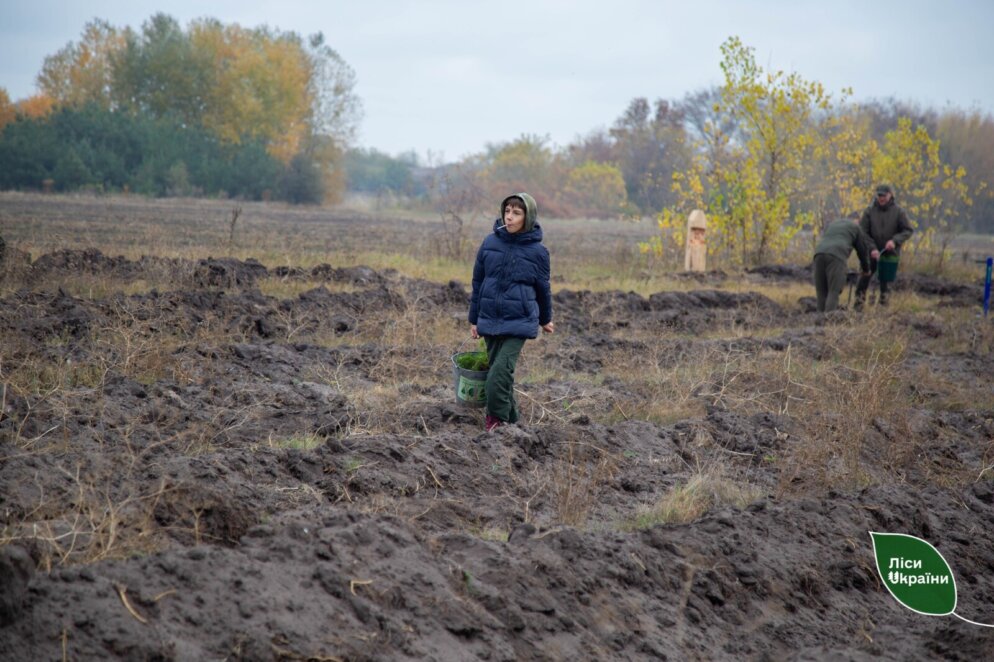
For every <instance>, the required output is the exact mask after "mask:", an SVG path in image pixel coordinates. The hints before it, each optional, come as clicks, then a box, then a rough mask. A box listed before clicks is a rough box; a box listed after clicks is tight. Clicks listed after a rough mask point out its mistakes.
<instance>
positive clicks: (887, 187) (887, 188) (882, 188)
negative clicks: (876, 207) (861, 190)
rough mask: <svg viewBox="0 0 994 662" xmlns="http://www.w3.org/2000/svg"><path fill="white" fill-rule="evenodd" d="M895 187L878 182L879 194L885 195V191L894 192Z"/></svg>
mask: <svg viewBox="0 0 994 662" xmlns="http://www.w3.org/2000/svg"><path fill="white" fill-rule="evenodd" d="M893 192H894V189H892V188H891V187H890V184H877V195H884V194H885V193H893Z"/></svg>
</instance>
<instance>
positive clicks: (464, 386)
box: [452, 352, 487, 407]
mask: <svg viewBox="0 0 994 662" xmlns="http://www.w3.org/2000/svg"><path fill="white" fill-rule="evenodd" d="M475 353H476V352H461V353H459V354H453V355H452V377H453V380H454V381H455V387H456V402H457V403H458V404H460V405H463V406H466V407H482V406H483V405H485V404H486V403H487V391H486V384H487V371H486V370H467V369H466V368H460V367H459V357H460V356H464V355H466V354H475Z"/></svg>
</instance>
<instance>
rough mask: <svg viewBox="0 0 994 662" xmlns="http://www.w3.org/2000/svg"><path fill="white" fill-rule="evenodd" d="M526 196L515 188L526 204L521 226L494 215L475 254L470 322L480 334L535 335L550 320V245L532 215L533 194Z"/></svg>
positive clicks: (528, 336)
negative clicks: (510, 227) (512, 225)
mask: <svg viewBox="0 0 994 662" xmlns="http://www.w3.org/2000/svg"><path fill="white" fill-rule="evenodd" d="M526 196H527V194H522V193H519V194H517V197H519V198H522V199H523V200H525V205H526V207H528V209H527V215H526V222H525V227H524V228H522V230H521V231H520V232H517V233H515V234H511V233H510V232H508V231H507V229H506V228H504V227H503V225H504V222H503V220H502V219H497V221H496V222H495V223H494V231H493V233H492V234H489V235H487V238H486V239H484V240H483V244H482V245H481V246H480V250H479V252H477V254H476V265H475V266H474V267H473V295H472V297H471V299H470V304H469V323H470V324H475V325H476V328H477V331H478V332H479V333H480V335H483V336H514V337H516V338H535V337H536V336H538V328H539V326H540V325H545V324H548V323H549V322H551V321H552V290H551V288H550V286H549V251H548V250H547V249H546V248H545V246H543V245H542V228H541V226H539V225H538V224H537V223H535V220H534V217H535V213H534V210H535V203H534V200H532V199H531V196H527V197H526ZM503 208H504V205H503V203H502V204H501V210H502V211H501V215H502V216H503ZM529 228H530V229H529Z"/></svg>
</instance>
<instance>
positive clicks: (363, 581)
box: [0, 242, 994, 660]
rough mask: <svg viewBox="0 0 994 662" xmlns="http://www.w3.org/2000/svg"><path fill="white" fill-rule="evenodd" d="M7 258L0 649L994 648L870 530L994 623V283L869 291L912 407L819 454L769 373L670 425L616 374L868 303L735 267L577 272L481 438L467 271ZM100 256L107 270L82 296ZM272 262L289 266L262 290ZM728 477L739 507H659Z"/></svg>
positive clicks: (768, 341) (573, 651)
mask: <svg viewBox="0 0 994 662" xmlns="http://www.w3.org/2000/svg"><path fill="white" fill-rule="evenodd" d="M4 273H5V276H4V277H5V278H7V279H8V283H9V282H14V281H16V283H17V286H16V288H9V289H8V290H7V291H8V292H9V294H7V295H6V296H5V297H4V298H3V300H2V301H0V362H2V363H0V376H2V384H3V386H2V388H3V391H2V394H0V405H2V408H0V543H2V546H0V659H3V660H29V659H75V660H97V659H122V660H210V659H218V660H220V659H229V660H398V659H410V660H425V659H435V660H467V659H485V660H531V659H540V660H567V659H572V660H595V659H636V660H657V659H670V660H688V659H690V660H713V659H752V660H781V659H799V660H823V659H832V660H872V659H880V658H882V659H889V660H931V659H955V660H981V659H991V658H992V657H994V630H992V629H990V628H982V627H978V626H975V625H970V624H967V623H964V622H961V621H959V620H956V619H954V618H953V617H929V616H924V615H920V614H916V613H914V612H912V611H910V610H908V609H905V608H903V607H902V606H900V605H899V604H898V603H897V602H896V601H895V600H894V599H893V598H892V597H891V596H890V595H889V594H888V592H887V591H886V589H885V588H884V587H883V585H882V584H881V582H880V579H879V577H878V575H877V572H876V569H875V566H874V560H873V556H872V546H871V544H870V539H869V536H868V531H871V530H872V531H885V532H894V533H906V534H911V535H916V536H920V537H923V538H925V539H927V540H929V541H930V542H932V543H933V544H934V545H935V546H936V547H937V548H938V549H939V550H940V551H941V552H942V553H943V555H944V557H945V558H946V559H947V561H949V563H950V565H951V566H952V568H953V571H954V573H955V576H956V579H957V586H958V587H959V606H958V609H957V613H959V614H961V615H962V616H964V617H966V618H969V619H972V620H975V621H980V622H985V623H994V608H992V605H994V475H992V472H994V469H992V463H994V410H992V409H991V408H990V403H991V401H992V399H994V398H992V395H991V390H992V387H991V383H992V382H991V378H990V376H991V374H994V356H992V353H991V347H990V338H991V335H990V332H989V330H987V327H985V324H986V325H989V324H990V323H989V322H985V321H984V320H983V319H978V318H976V317H975V315H974V311H975V309H976V307H977V298H978V293H977V288H975V287H972V286H968V285H963V284H956V283H952V282H948V281H943V280H942V279H939V278H926V277H920V276H914V277H912V276H908V277H907V278H903V280H902V281H901V286H902V287H903V288H905V291H907V292H914V293H915V295H916V296H917V297H918V298H919V299H920V300H922V301H925V302H926V303H927V306H928V308H927V310H925V311H923V312H916V311H914V310H910V311H909V310H896V311H887V310H884V309H872V310H871V311H869V312H867V313H864V315H866V316H870V315H875V316H876V317H877V318H878V320H882V321H879V322H878V326H877V327H874V328H876V329H877V330H878V331H879V329H885V330H886V329H891V330H897V329H899V330H900V333H902V334H905V337H906V338H907V339H908V340H909V343H908V348H907V351H906V352H905V353H904V354H903V355H902V356H901V358H900V361H899V363H898V364H897V369H898V372H897V373H896V374H893V375H891V376H890V377H888V379H889V380H890V381H889V382H887V389H888V390H887V391H886V393H887V394H888V395H887V397H892V395H891V394H896V397H899V398H900V400H901V403H900V406H883V405H882V409H881V412H883V413H881V414H880V415H875V416H873V417H872V418H870V419H869V420H868V422H867V424H866V426H865V427H864V428H860V430H859V434H860V438H859V440H858V441H859V443H858V444H857V445H856V447H855V451H853V452H854V453H855V456H854V457H849V458H848V460H847V459H846V457H843V456H840V455H832V454H826V455H825V456H824V457H820V456H819V457H818V458H817V459H815V460H809V463H808V464H804V463H803V461H802V460H803V458H801V457H800V456H799V455H796V451H797V449H798V448H802V447H809V446H813V445H816V442H817V440H816V439H814V438H813V437H812V432H811V430H812V429H813V428H811V427H810V426H809V425H808V422H809V421H807V420H804V418H803V417H801V416H799V415H797V414H795V413H794V410H792V409H791V407H792V406H796V405H792V402H793V401H790V400H789V397H788V396H784V397H785V398H786V399H784V400H783V402H782V404H781V405H777V406H769V405H768V403H769V402H771V401H773V400H771V399H770V398H768V397H766V396H767V395H768V390H766V382H764V381H763V379H764V377H765V376H764V375H762V374H753V375H752V376H751V377H750V375H748V374H746V373H745V372H742V373H740V377H739V379H738V380H733V379H731V378H728V377H727V376H726V377H725V378H722V375H721V374H720V370H718V371H710V372H707V373H706V374H705V375H704V378H702V379H701V380H700V381H699V383H698V384H697V386H696V387H695V388H694V389H692V390H693V392H687V393H685V394H684V397H685V398H686V399H687V403H685V404H686V406H689V407H691V409H690V410H685V411H692V412H696V413H693V414H691V415H687V416H684V415H683V414H678V415H675V416H674V417H673V418H671V419H670V420H666V417H665V416H663V417H660V416H650V415H645V416H642V415H640V414H639V413H638V412H646V411H649V410H650V409H651V408H652V406H654V405H658V404H659V403H658V402H653V398H652V394H651V392H647V391H645V389H644V388H643V387H642V386H640V382H639V381H638V380H637V379H636V375H634V374H632V375H631V379H628V378H627V377H626V375H625V374H624V370H621V371H619V370H618V369H617V361H618V360H620V359H619V357H629V358H631V357H635V358H636V359H637V358H638V357H640V356H648V355H649V354H651V355H652V356H653V357H655V358H654V360H655V364H654V369H655V370H658V371H660V372H659V374H662V375H666V374H676V373H678V372H680V371H685V370H687V369H689V367H690V366H692V365H693V364H694V363H695V362H698V361H700V360H702V359H701V357H705V356H715V355H721V356H724V357H726V358H725V360H724V363H723V365H724V366H725V369H726V370H727V368H728V366H729V365H734V364H735V362H736V361H740V360H741V361H744V360H748V357H750V356H758V355H762V356H766V357H770V360H771V361H773V362H774V363H776V364H781V363H782V364H787V363H788V362H789V363H790V364H791V365H811V366H815V365H821V364H824V363H831V362H833V361H840V360H842V358H844V357H840V356H839V351H840V350H839V347H838V344H837V343H836V342H835V339H837V338H839V337H845V336H846V334H850V333H851V334H859V333H861V330H860V329H861V328H862V326H861V325H862V324H864V323H865V321H864V320H865V318H860V317H855V316H853V315H852V314H849V313H844V312H843V313H837V314H834V315H829V316H820V315H818V314H816V313H812V312H807V311H806V310H805V305H804V303H803V302H801V303H798V304H797V305H796V306H794V305H792V306H784V305H782V304H780V303H777V302H775V301H773V300H772V299H770V298H768V297H767V296H765V295H763V294H761V293H758V292H751V291H743V290H742V289H741V288H739V289H738V290H737V291H731V290H727V289H722V286H723V285H724V284H727V282H728V280H729V279H739V278H740V276H731V275H729V276H725V275H724V274H721V273H717V274H711V275H710V276H707V277H705V278H704V279H703V280H704V282H700V283H694V282H691V283H690V286H691V288H697V289H689V290H685V291H662V292H658V293H654V294H652V295H650V296H645V297H644V296H641V295H639V294H635V293H625V292H618V291H614V292H593V291H571V290H559V291H558V292H557V293H556V294H555V315H556V322H557V333H556V334H555V335H554V336H552V337H549V338H543V339H539V340H536V341H534V342H529V343H527V344H526V350H525V353H524V355H523V357H522V365H521V367H522V370H523V371H524V372H523V373H522V376H521V377H520V378H519V381H520V383H519V390H520V393H519V400H520V401H521V403H522V407H523V409H524V410H525V412H526V414H527V415H526V416H525V418H524V420H523V421H522V423H521V424H520V425H517V426H506V427H503V428H499V429H498V430H497V431H496V432H495V433H492V434H486V433H484V432H483V431H482V413H481V412H480V410H478V409H473V408H466V407H463V406H460V405H459V404H457V403H456V402H455V400H454V395H453V388H452V375H451V364H450V355H451V354H452V352H453V347H452V346H451V343H450V339H451V338H454V337H458V334H459V333H463V334H464V333H465V331H464V329H465V326H466V325H465V322H464V321H463V320H464V316H465V311H466V304H467V299H468V284H467V283H466V282H457V281H453V282H449V283H433V282H428V281H423V280H416V279H410V278H407V277H404V276H402V275H400V274H398V273H397V272H393V271H376V270H373V269H369V268H366V267H356V266H351V267H341V266H336V265H319V266H316V267H312V268H301V267H299V266H296V265H292V264H291V265H283V266H279V265H265V264H262V263H260V262H257V261H254V260H246V261H242V260H236V259H204V260H186V259H182V258H168V259H167V258H156V257H147V258H143V259H141V260H129V259H125V258H122V257H111V256H106V255H104V254H103V253H101V252H100V251H99V250H97V249H92V248H91V249H66V250H61V251H57V252H51V253H47V254H44V255H40V256H37V257H34V258H33V259H32V258H31V257H28V256H24V255H18V254H17V253H16V246H15V245H14V244H13V242H8V252H7V256H6V267H5V272H4ZM81 274H89V275H90V276H99V278H100V282H101V283H103V284H104V285H103V289H102V290H101V291H94V292H91V293H88V294H85V295H84V294H83V293H81V292H78V291H75V292H74V291H73V290H72V288H69V287H68V286H60V284H64V283H69V282H72V281H73V280H74V279H77V278H79V277H80V275H81ZM741 278H743V279H745V280H746V281H747V282H754V283H757V284H759V283H767V284H768V283H771V282H772V283H778V282H784V283H791V282H802V281H804V280H805V279H807V278H809V276H808V275H807V273H806V272H805V270H804V269H803V268H800V267H787V268H785V267H775V268H774V267H770V268H766V269H761V270H756V271H753V272H752V273H747V274H742V275H741ZM274 281H279V282H280V283H281V284H283V285H285V286H287V287H292V286H293V285H294V284H298V285H299V290H300V291H299V292H298V293H296V294H291V295H286V296H273V295H266V294H263V293H262V291H261V290H260V289H259V285H260V283H264V282H270V283H271V282H274ZM136 283H155V288H154V289H150V288H147V287H135V284H136ZM923 305H924V304H923ZM957 315H958V316H957ZM971 325H972V326H971ZM439 329H442V330H446V329H447V330H448V331H446V332H445V333H447V334H448V335H445V336H444V337H439V336H438V335H437V334H439V333H441V331H439ZM716 330H720V331H721V332H720V333H717V332H716ZM654 339H655V340H654ZM729 357H731V358H729ZM719 367H720V366H719ZM867 369H868V370H869V368H867ZM543 371H545V372H543ZM636 372H637V371H636ZM787 374H788V375H790V374H793V373H790V372H788V373H787ZM912 375H929V376H930V379H933V378H934V381H928V380H916V379H913V378H912V377H911V376H912ZM750 378H751V379H753V380H754V382H748V381H747V380H748V379H750ZM852 379H853V383H855V382H856V381H858V376H854V377H853V378H852ZM743 382H746V383H743ZM789 386H790V381H789V380H788V382H786V386H784V389H788V387H789ZM784 392H785V393H788V394H789V393H794V391H789V390H785V391H784ZM796 393H797V394H799V395H795V396H794V397H795V398H796V399H799V398H801V397H804V396H803V390H798V391H796ZM961 393H974V394H976V397H972V398H968V399H965V400H964V399H959V400H957V397H958V395H957V394H961ZM733 395H734V397H733ZM750 397H753V398H755V400H756V403H757V404H756V405H755V406H744V405H743V404H742V403H743V402H745V401H746V400H748V399H749V398H750ZM664 404H665V403H664ZM694 407H696V409H695V408H694ZM838 425H839V430H843V429H848V428H844V425H843V423H842V422H839V424H838ZM838 434H839V435H841V434H843V432H841V431H840V432H839V433H838ZM788 458H793V460H791V461H788ZM847 462H848V463H847ZM857 465H858V467H859V476H855V475H846V471H847V470H850V469H852V468H853V467H854V466H857ZM715 467H720V469H721V471H722V472H724V473H723V475H725V476H726V477H727V479H728V481H730V482H734V483H737V484H747V485H749V486H750V488H751V493H750V494H751V496H750V498H749V499H747V500H745V501H743V502H741V503H738V504H736V505H729V504H727V503H723V502H721V501H720V500H715V501H713V502H712V505H711V507H709V508H707V509H706V510H705V512H703V514H701V515H700V516H698V517H697V518H695V519H692V520H691V521H688V522H682V523H673V522H665V521H664V522H661V523H654V524H653V523H649V524H647V523H645V522H644V520H642V521H641V523H640V520H639V517H640V516H641V515H644V513H645V512H646V508H648V507H651V506H652V505H653V504H655V503H658V502H659V501H660V500H661V499H663V498H664V497H665V496H666V495H667V494H672V492H673V490H674V489H676V488H679V487H680V486H684V485H686V484H687V483H688V482H689V481H691V480H692V479H693V478H694V476H697V475H700V474H701V473H702V471H704V470H706V469H714V468H715ZM822 473H824V474H826V475H828V474H831V476H832V477H834V478H832V477H826V475H821V474H822ZM840 476H841V478H840Z"/></svg>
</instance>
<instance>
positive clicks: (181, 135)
mask: <svg viewBox="0 0 994 662" xmlns="http://www.w3.org/2000/svg"><path fill="white" fill-rule="evenodd" d="M721 68H722V73H723V74H724V83H723V84H722V85H720V86H718V87H714V88H710V89H704V90H700V91H697V92H693V93H690V94H688V95H686V96H685V97H683V98H682V99H669V100H668V99H656V100H655V101H651V102H650V100H649V98H648V97H639V98H635V99H633V100H632V101H631V102H630V104H629V105H628V106H627V108H625V109H624V110H623V112H622V113H621V114H620V116H619V117H618V118H616V119H615V120H614V122H613V123H612V124H611V125H610V126H609V127H608V128H604V129H597V130H593V131H591V132H590V133H588V134H586V135H584V136H579V137H577V138H576V139H575V140H573V141H572V142H570V143H569V144H567V145H565V146H559V145H552V144H551V143H550V140H549V138H548V137H547V136H536V135H523V136H521V137H519V138H518V139H516V140H512V141H509V142H504V143H496V144H489V145H487V147H486V148H485V149H484V150H483V151H482V152H480V153H478V154H474V155H471V156H468V157H466V158H464V159H463V160H461V161H460V162H458V163H452V164H445V165H439V164H432V163H428V164H425V163H420V162H419V160H418V158H417V156H416V155H414V154H402V155H399V156H390V155H387V154H384V153H382V152H378V151H377V150H375V149H362V148H356V147H351V144H352V142H353V138H354V131H355V126H356V122H357V121H358V118H359V115H360V104H359V100H358V99H357V98H356V96H355V95H354V92H353V88H354V85H355V76H354V73H353V72H352V70H351V68H349V66H348V65H347V64H346V63H345V62H344V61H343V60H342V59H341V58H340V57H339V56H338V54H337V53H336V52H335V51H334V50H333V49H331V48H330V47H329V46H328V45H327V44H325V43H324V40H323V37H322V36H321V35H320V34H316V35H313V36H311V37H309V38H308V39H306V40H305V39H303V38H301V37H300V36H299V35H297V34H295V33H292V32H280V31H276V30H272V29H270V28H266V27H262V28H255V29H246V28H243V27H240V26H238V25H224V24H222V23H220V22H218V21H216V20H213V19H200V20H197V21H193V22H192V23H190V24H189V25H188V26H187V27H186V28H182V27H181V26H180V25H179V24H178V23H177V22H176V21H175V19H173V18H171V17H169V16H167V15H165V14H156V15H155V16H153V17H152V18H150V19H149V20H148V21H147V22H145V23H144V24H143V26H142V29H141V30H140V31H135V30H132V29H131V28H124V29H118V28H115V27H113V26H111V25H109V24H107V23H106V22H103V21H99V20H95V21H93V22H91V23H89V24H88V25H87V26H86V28H85V29H84V31H83V34H82V36H81V38H80V40H79V41H78V42H73V43H70V44H68V45H67V46H66V47H65V48H63V49H62V50H60V51H59V52H58V53H55V54H54V55H51V56H49V57H48V58H46V59H45V62H44V65H43V67H42V71H41V72H40V73H39V75H38V84H39V88H40V90H41V92H40V93H39V94H38V95H36V96H34V97H31V98H28V99H23V100H21V101H18V102H17V103H13V102H11V100H10V99H9V98H8V96H7V95H6V93H5V92H4V91H3V90H2V89H0V129H2V134H0V188H33V189H37V188H39V187H41V186H42V182H45V181H48V182H50V184H51V185H52V186H53V187H54V188H56V189H58V190H78V189H80V188H90V189H94V190H103V191H115V190H130V191H135V192H141V193H146V194H150V195H175V194H182V195H190V194H193V195H198V194H199V195H229V196H238V197H244V198H248V199H267V198H272V199H282V200H289V201H293V202H317V201H321V200H324V201H334V200H336V199H338V198H339V197H340V196H341V194H342V192H343V191H344V190H345V189H346V188H348V189H350V190H353V191H357V192H362V193H369V194H375V195H385V194H388V195H390V196H393V197H396V198H400V199H402V201H403V202H404V203H406V204H412V203H413V204H422V205H430V206H433V207H435V208H437V209H439V210H440V211H443V212H444V213H447V214H451V215H456V216H458V215H459V214H460V213H463V212H466V211H469V210H477V209H489V207H488V205H490V204H492V200H493V199H496V198H497V197H500V196H501V195H503V194H504V193H505V192H506V191H508V190H518V189H527V190H530V191H534V192H535V193H536V196H537V198H538V201H539V203H540V205H541V207H542V209H543V213H544V214H545V215H548V216H553V217H557V216H558V217H571V216H596V217H626V216H627V217H632V216H651V217H655V218H657V220H658V222H659V225H660V230H661V231H660V233H659V235H658V236H655V237H652V238H650V239H649V240H648V241H646V242H645V243H644V244H643V247H642V248H643V250H644V251H645V252H646V253H648V254H652V255H663V254H665V253H666V252H668V251H674V250H676V247H677V246H678V245H679V243H680V242H681V241H682V231H683V223H684V220H685V218H686V214H687V213H688V212H689V211H690V210H691V209H693V208H701V209H704V210H705V211H706V212H707V213H708V216H709V218H710V219H711V222H712V227H713V228H714V230H715V232H713V233H712V236H713V237H715V239H716V240H717V241H718V244H717V245H716V246H717V250H720V251H722V252H724V253H726V254H727V256H728V257H729V258H730V259H732V260H734V261H736V262H742V263H746V262H756V261H762V260H764V259H767V258H768V257H769V256H770V255H773V254H775V253H777V252H778V251H780V250H782V248H783V246H784V245H785V243H786V242H788V241H791V240H792V238H793V237H794V236H796V234H797V233H798V232H799V231H800V230H802V229H805V228H807V229H810V230H811V231H812V234H813V235H814V236H815V237H816V236H817V233H818V231H819V229H820V227H821V226H822V225H823V224H824V223H825V222H827V221H828V220H831V219H833V218H836V217H839V216H845V215H848V214H851V213H853V212H856V211H858V210H859V209H861V208H862V207H864V206H865V205H866V204H867V203H868V202H869V197H870V192H871V190H872V187H873V185H874V184H875V183H876V182H881V181H886V182H888V183H890V184H892V185H894V186H895V187H896V189H897V193H898V200H899V202H900V203H901V204H902V205H903V206H904V207H905V208H906V209H907V210H908V212H909V214H910V215H911V217H912V219H914V220H915V221H916V222H918V223H920V224H921V226H922V230H923V232H921V233H920V234H919V235H918V236H919V242H916V243H921V240H922V239H924V240H925V241H924V243H925V244H928V243H933V244H937V245H939V246H940V247H941V246H942V245H943V244H944V243H947V242H948V239H949V237H950V236H951V235H952V234H953V233H954V232H962V231H977V232H994V186H992V185H991V184H992V182H991V181H990V179H991V177H992V173H994V162H992V160H994V119H992V118H991V116H990V115H989V114H987V113H983V112H981V111H978V110H961V109H957V108H948V107H947V108H944V109H942V110H934V109H929V108H922V107H919V106H916V105H914V104H910V103H906V102H900V101H895V100H893V99H890V100H877V101H871V102H868V103H862V104H857V103H855V102H854V101H853V100H852V91H851V90H842V91H840V92H839V93H837V94H835V95H833V94H832V93H830V92H828V91H827V90H825V89H824V87H823V86H822V85H821V84H820V83H818V82H817V81H811V80H807V79H805V78H803V77H802V76H801V75H800V74H799V73H796V72H794V73H788V72H783V71H766V70H764V69H763V68H762V67H760V66H759V65H758V64H757V63H756V61H755V57H754V52H753V50H752V49H751V48H749V47H748V46H746V45H745V44H743V43H742V42H741V41H740V40H739V39H738V38H735V37H732V38H730V39H728V40H727V41H726V42H725V43H724V44H723V45H722V61H721Z"/></svg>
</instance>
